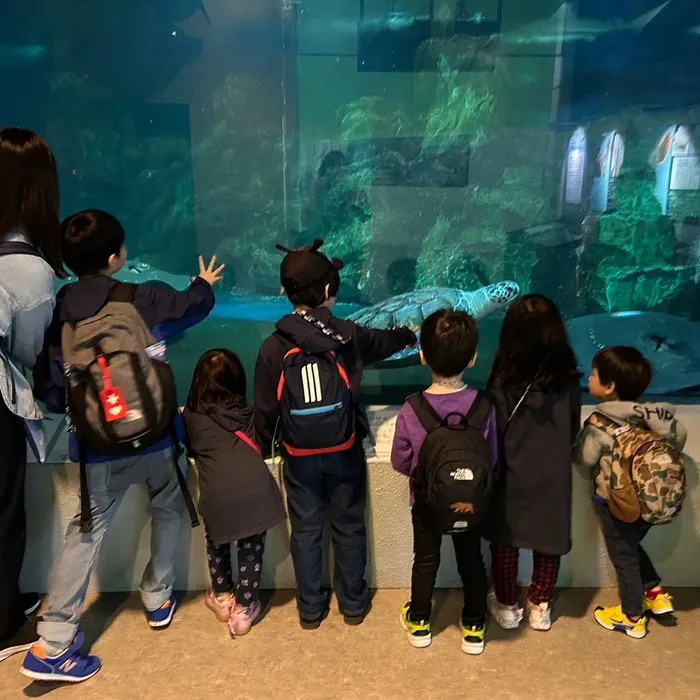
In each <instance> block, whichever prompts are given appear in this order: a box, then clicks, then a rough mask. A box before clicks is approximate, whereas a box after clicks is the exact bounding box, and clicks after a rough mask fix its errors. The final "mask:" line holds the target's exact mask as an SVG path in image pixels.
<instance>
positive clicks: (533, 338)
mask: <svg viewBox="0 0 700 700" xmlns="http://www.w3.org/2000/svg"><path fill="white" fill-rule="evenodd" d="M579 378H580V374H579V373H578V371H577V369H576V357H575V356H574V353H573V350H572V349H571V346H570V345H569V341H568V338H567V335H566V328H565V326H564V323H563V321H562V318H561V315H560V314H559V310H558V309H557V307H556V306H555V305H554V303H553V302H551V301H550V300H549V299H546V298H545V297H542V296H539V295H535V294H532V295H528V296H524V297H521V298H520V299H518V300H517V301H516V302H515V303H514V304H513V306H511V307H510V309H509V310H508V313H507V314H506V318H505V320H504V322H503V328H502V330H501V339H500V344H499V349H498V353H497V355H496V361H495V363H494V366H493V370H492V372H491V377H490V379H489V387H490V394H491V397H492V401H493V403H494V405H495V407H496V414H497V418H498V425H499V435H500V441H501V446H500V450H499V452H500V455H501V461H500V465H499V476H498V479H497V481H496V484H495V486H494V495H493V502H492V507H491V511H490V513H489V518H488V523H487V527H486V528H485V537H486V538H487V539H488V540H490V541H491V558H492V559H491V561H492V564H491V565H492V577H493V586H494V587H493V590H492V591H491V592H490V594H489V611H490V613H491V615H492V616H493V617H494V619H495V620H496V622H497V623H498V624H499V625H500V626H501V627H503V628H504V629H514V628H516V627H518V625H519V624H520V621H521V620H522V617H523V609H522V608H521V607H520V606H519V605H518V556H519V550H520V549H531V550H532V551H533V560H534V561H533V564H534V567H533V574H532V584H531V586H530V588H529V589H528V592H527V601H526V607H527V612H528V619H529V624H530V627H532V628H533V629H537V630H543V631H545V630H548V629H549V628H550V627H551V607H552V600H553V591H554V586H555V584H556V582H557V576H558V574H559V563H560V559H561V557H562V556H563V555H564V554H566V553H567V552H568V551H569V550H570V549H571V472H572V466H571V464H572V463H571V450H572V447H573V444H574V442H575V440H576V437H577V435H578V432H579V428H580V411H581V394H580V390H579Z"/></svg>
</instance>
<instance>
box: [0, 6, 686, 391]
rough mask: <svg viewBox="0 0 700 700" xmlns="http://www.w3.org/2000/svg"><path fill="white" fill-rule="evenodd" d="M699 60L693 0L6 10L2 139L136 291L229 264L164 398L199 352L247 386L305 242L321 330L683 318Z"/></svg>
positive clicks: (388, 384)
mask: <svg viewBox="0 0 700 700" xmlns="http://www.w3.org/2000/svg"><path fill="white" fill-rule="evenodd" d="M431 7H432V8H434V10H435V12H434V16H432V17H431V16H429V13H430V11H431V10H430V8H431ZM392 8H393V11H392ZM450 8H452V9H450ZM699 65H700V3H698V2H697V1H696V0H672V2H670V3H665V4H664V3H663V2H662V0H612V1H611V0H579V1H578V2H575V3H570V4H568V3H565V4H564V5H562V6H561V7H559V8H557V3H556V2H554V3H553V2H551V1H550V0H546V1H545V0H531V1H529V2H522V1H521V0H499V2H496V1H495V0H474V1H473V2H457V1H455V2H451V3H442V4H441V3H428V2H424V3H417V2H408V0H406V1H405V2H400V1H398V0H397V2H394V3H389V2H384V3H378V2H369V1H366V2H357V3H353V2H350V3H349V2H346V1H345V0H342V1H341V0H325V1H324V2H320V1H319V0H299V1H297V0H276V1H275V2H268V3H263V2H258V3H233V2H225V3H224V2H213V0H212V1H208V0H205V1H204V3H202V2H201V1H200V0H122V1H120V2H114V1H113V0H92V1H91V2H70V3H67V2H63V3H58V2H42V3H33V4H31V9H29V6H27V5H25V4H22V3H10V2H5V3H4V4H3V9H2V22H0V92H1V94H2V95H3V99H2V100H1V101H0V124H13V125H21V126H26V127H29V128H32V129H35V130H37V131H38V132H39V133H41V134H42V135H43V136H45V138H46V139H47V140H48V141H49V142H50V144H51V146H52V148H53V149H54V151H55V153H56V157H57V162H58V166H59V173H60V181H61V182H60V184H61V197H62V201H61V210H62V213H63V214H64V215H68V214H70V213H71V212H74V211H76V210H79V209H82V208H87V207H99V208H103V209H107V210H109V211H110V212H112V213H114V214H115V215H116V216H118V217H119V218H120V219H121V220H122V221H123V223H124V225H125V227H126V230H127V237H128V241H127V242H128V248H129V253H130V257H131V258H132V259H135V260H139V261H140V262H143V263H147V264H148V265H149V266H151V267H152V268H155V270H156V271H158V274H157V278H159V279H164V280H165V281H168V279H169V276H170V277H172V278H173V279H176V280H186V279H188V278H189V276H191V275H192V274H195V273H196V260H197V256H198V255H199V254H203V255H205V256H207V257H208V256H210V255H212V254H214V253H215V254H217V255H218V257H219V259H220V260H221V261H222V262H225V263H226V264H227V271H226V284H227V290H229V291H221V292H219V293H218V303H217V306H216V309H215V310H214V312H213V314H212V316H211V317H210V319H208V320H207V321H206V322H205V324H203V325H202V326H201V327H200V328H197V329H194V330H192V331H191V332H190V333H188V334H187V336H186V337H185V338H181V339H178V340H177V341H176V342H175V343H174V344H173V347H172V352H171V354H170V356H171V358H172V361H173V363H174V366H175V367H176V369H177V374H178V380H179V383H180V384H183V385H186V383H187V382H188V380H189V374H190V372H191V365H192V363H193V362H194V361H196V358H197V357H198V353H200V352H201V351H203V350H205V349H207V347H211V345H212V344H226V345H228V346H231V347H234V348H235V349H236V350H237V352H239V354H240V355H241V357H242V358H243V359H244V363H245V365H246V367H247V369H248V370H249V371H250V372H252V368H253V366H254V363H255V356H256V353H257V349H258V348H259V346H260V343H261V342H262V341H263V339H264V337H265V336H266V335H267V334H268V333H269V332H270V331H271V330H272V328H273V324H274V322H275V321H276V320H277V319H278V318H279V317H280V316H282V315H283V314H284V313H287V312H288V311H289V305H288V304H287V303H286V302H285V301H284V300H283V299H282V298H280V297H279V296H277V293H278V291H279V274H278V271H279V264H280V260H281V254H279V252H278V251H276V250H275V248H274V245H275V243H283V244H285V245H288V246H297V245H304V244H309V243H311V242H312V241H313V239H314V238H315V237H320V238H323V239H325V241H326V250H328V251H329V253H330V254H332V255H334V256H338V257H341V258H342V259H343V260H344V261H345V263H346V266H345V268H344V270H343V271H342V288H341V294H340V297H339V298H340V300H341V302H342V303H341V304H339V305H338V307H337V309H336V312H337V313H338V315H340V316H347V315H348V314H350V313H352V312H353V311H354V310H356V309H358V308H360V307H362V306H367V305H372V304H376V303H380V302H382V301H384V300H387V299H390V298H391V297H393V296H395V295H399V294H403V293H406V292H410V291H412V290H417V289H420V288H424V287H430V286H445V287H453V288H459V289H463V290H467V291H473V290H476V289H478V288H480V287H483V286H486V285H488V284H492V283H494V282H499V281H506V280H511V281H514V282H516V283H517V284H518V285H519V287H520V289H521V290H522V291H523V292H538V293H542V294H546V295H547V296H549V297H551V298H553V299H554V300H555V301H556V302H557V303H558V305H559V307H560V308H561V311H562V314H563V315H564V317H565V318H566V319H567V320H572V319H576V318H580V317H589V316H595V317H596V318H598V321H600V323H599V322H598V321H596V323H597V324H598V325H601V324H602V326H603V327H605V328H607V327H608V326H607V324H606V323H605V319H604V317H605V316H606V315H611V314H646V313H650V312H651V313H663V314H667V315H670V316H674V317H678V318H681V319H686V320H691V321H700V304H698V297H699V294H698V292H699V291H700V290H699V288H698V284H697V281H698V280H700V223H699V222H700V161H698V160H697V159H698V155H697V149H698V147H699V146H700V144H698V140H699V139H700V134H698V133H697V131H696V130H695V128H694V125H695V124H697V123H700V71H698V70H697V67H698V66H699ZM680 127H687V129H681V128H680ZM578 129H582V130H583V132H577V130H578ZM669 130H671V131H669ZM575 132H577V133H578V134H579V136H580V135H581V133H583V137H584V138H583V139H581V138H579V137H577V143H578V146H579V147H580V148H579V149H578V150H574V149H572V147H571V146H572V137H573V135H574V133H575ZM611 132H615V133H616V134H617V137H616V138H617V140H616V141H615V143H617V144H623V145H624V152H622V150H620V149H618V150H617V151H616V152H615V153H614V154H611V152H610V151H608V152H603V151H602V147H603V144H604V143H611V142H612V141H613V140H612V138H610V137H609V135H610V134H611ZM665 134H669V139H670V140H669V141H668V143H667V142H666V141H664V135H665ZM666 146H670V148H668V149H666ZM613 156H614V157H613ZM657 166H658V169H656V168H657ZM135 274H138V273H135ZM231 290H233V291H231ZM617 318H619V319H620V320H624V319H625V316H619V317H617ZM642 318H644V317H642ZM601 319H602V320H601ZM499 324H500V321H499V320H498V319H496V318H493V317H491V318H487V319H484V321H483V322H482V326H483V329H484V332H483V333H482V338H483V339H484V340H483V344H482V347H481V352H480V362H479V366H478V368H477V373H478V375H479V379H480V380H481V378H483V376H485V375H486V374H488V367H489V365H490V362H491V360H492V358H493V352H494V347H495V344H496V341H497V336H498V328H499ZM620 328H622V326H620ZM622 333H627V336H623V335H622ZM613 335H614V334H613ZM637 335H638V337H632V336H631V331H628V330H624V331H621V334H620V337H619V338H616V340H617V341H619V342H626V343H630V344H636V345H639V346H640V347H641V346H642V345H644V342H645V341H644V338H643V336H644V334H643V333H639V334H637ZM691 335H692V334H691ZM691 345H693V347H692V352H691V348H688V349H687V352H686V355H687V356H688V357H687V358H685V356H684V357H683V358H681V359H684V360H687V362H686V364H689V363H690V361H691V359H692V357H694V353H695V352H696V351H697V353H698V354H700V348H695V347H694V345H695V341H692V342H691ZM681 352H685V351H684V350H682V351H681ZM424 380H425V377H424V374H423V373H421V370H420V369H396V370H382V371H381V372H379V371H377V372H375V371H374V370H372V371H371V372H369V373H368V375H367V378H366V382H365V390H366V391H367V392H369V393H370V394H371V395H373V396H375V397H376V398H377V400H381V399H384V398H387V397H389V396H393V395H394V393H393V392H394V391H397V392H398V393H401V391H402V390H405V391H408V390H410V389H413V388H415V387H416V386H417V385H419V384H420V383H421V382H422V381H424Z"/></svg>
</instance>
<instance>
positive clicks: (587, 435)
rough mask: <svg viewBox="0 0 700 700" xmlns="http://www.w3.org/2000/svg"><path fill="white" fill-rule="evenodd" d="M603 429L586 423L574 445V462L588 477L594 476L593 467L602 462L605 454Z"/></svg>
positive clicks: (580, 471)
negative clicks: (602, 438) (601, 459)
mask: <svg viewBox="0 0 700 700" xmlns="http://www.w3.org/2000/svg"><path fill="white" fill-rule="evenodd" d="M601 437H602V436H601V431H600V430H598V428H594V427H593V426H592V425H589V424H588V423H585V424H584V426H583V430H582V431H581V433H580V435H579V436H578V440H577V441H576V444H575V445H574V450H573V462H574V465H575V466H576V467H577V469H578V471H579V473H581V474H582V475H583V476H585V477H586V478H587V479H590V478H591V477H592V474H593V473H592V471H591V470H592V469H593V468H594V467H597V466H598V464H599V463H600V458H601V456H602V454H603V442H602V440H601Z"/></svg>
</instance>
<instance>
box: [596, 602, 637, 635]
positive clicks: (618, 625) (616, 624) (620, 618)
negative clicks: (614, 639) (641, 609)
mask: <svg viewBox="0 0 700 700" xmlns="http://www.w3.org/2000/svg"><path fill="white" fill-rule="evenodd" d="M593 617H595V621H596V622H597V623H598V624H599V625H600V626H601V627H605V629H606V630H613V631H615V632H624V633H625V634H626V635H627V636H628V637H632V638H633V639H643V638H644V637H646V636H647V617H646V615H642V616H641V617H640V618H639V620H637V621H636V622H635V621H634V620H630V619H629V617H627V615H625V613H623V612H622V606H621V605H616V606H615V607H613V608H596V609H595V612H594V613H593Z"/></svg>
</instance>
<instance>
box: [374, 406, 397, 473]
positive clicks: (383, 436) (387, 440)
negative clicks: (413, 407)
mask: <svg viewBox="0 0 700 700" xmlns="http://www.w3.org/2000/svg"><path fill="white" fill-rule="evenodd" d="M399 410H400V407H399V406H370V407H369V408H368V409H367V417H368V419H369V429H370V434H369V436H368V437H367V439H366V440H365V450H366V453H367V457H369V458H373V459H376V460H377V461H379V462H389V461H390V460H391V446H392V444H393V442H394V430H395V429H396V417H397V416H398V415H399Z"/></svg>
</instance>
